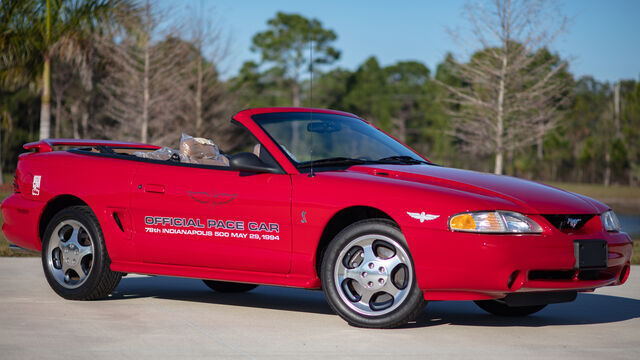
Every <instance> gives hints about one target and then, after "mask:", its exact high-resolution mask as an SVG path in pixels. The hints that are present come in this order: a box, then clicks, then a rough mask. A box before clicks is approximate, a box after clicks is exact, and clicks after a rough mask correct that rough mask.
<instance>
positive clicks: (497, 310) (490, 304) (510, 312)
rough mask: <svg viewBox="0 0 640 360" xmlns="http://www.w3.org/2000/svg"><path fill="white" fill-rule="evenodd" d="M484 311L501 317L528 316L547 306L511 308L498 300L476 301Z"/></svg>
mask: <svg viewBox="0 0 640 360" xmlns="http://www.w3.org/2000/svg"><path fill="white" fill-rule="evenodd" d="M474 302H475V303H476V305H478V306H479V307H480V308H481V309H482V310H484V311H486V312H488V313H490V314H493V315H499V316H527V315H531V314H534V313H537V312H538V311H540V310H542V309H544V307H545V306H547V305H531V306H509V305H507V304H505V303H503V302H500V301H497V300H477V301H474Z"/></svg>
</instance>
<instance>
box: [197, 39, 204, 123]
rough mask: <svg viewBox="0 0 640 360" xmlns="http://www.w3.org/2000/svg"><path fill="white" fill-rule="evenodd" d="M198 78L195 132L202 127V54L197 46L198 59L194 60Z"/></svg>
mask: <svg viewBox="0 0 640 360" xmlns="http://www.w3.org/2000/svg"><path fill="white" fill-rule="evenodd" d="M196 66H197V72H198V75H197V76H198V79H197V82H196V132H197V133H200V130H201V129H202V76H203V75H202V55H201V50H200V48H198V59H197V60H196Z"/></svg>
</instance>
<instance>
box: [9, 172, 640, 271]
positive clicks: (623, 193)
mask: <svg viewBox="0 0 640 360" xmlns="http://www.w3.org/2000/svg"><path fill="white" fill-rule="evenodd" d="M550 185H553V186H556V187H559V188H561V189H565V190H568V191H572V192H577V193H580V194H583V195H587V196H590V197H593V198H595V199H598V200H601V201H605V202H607V199H608V202H607V203H609V204H611V203H615V201H611V200H616V199H619V200H620V199H621V200H631V205H632V206H631V208H632V209H636V212H632V213H634V214H640V188H638V187H630V186H611V187H608V188H605V187H604V186H602V185H593V184H571V183H552V184H550ZM9 195H11V191H9V190H5V189H3V190H2V191H0V201H2V200H4V199H5V198H6V197H7V196H9ZM634 204H635V205H634ZM612 206H613V205H612ZM2 223H3V220H2V217H0V227H1V226H2ZM633 240H634V241H633V258H632V259H631V263H632V264H636V265H638V264H640V237H637V238H634V239H633ZM0 256H37V254H29V253H26V254H23V253H14V252H13V251H11V250H10V249H9V241H7V239H6V238H5V237H4V234H3V233H2V232H0Z"/></svg>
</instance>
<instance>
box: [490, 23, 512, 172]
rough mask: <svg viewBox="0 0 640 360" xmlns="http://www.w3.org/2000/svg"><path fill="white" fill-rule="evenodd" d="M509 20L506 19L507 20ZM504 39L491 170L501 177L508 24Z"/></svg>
mask: <svg viewBox="0 0 640 360" xmlns="http://www.w3.org/2000/svg"><path fill="white" fill-rule="evenodd" d="M509 18H510V15H509V17H507V19H509ZM503 26H505V27H506V29H505V35H506V36H505V38H504V40H503V43H502V67H501V68H500V84H499V85H498V112H497V113H498V114H497V116H496V122H497V124H496V128H497V131H496V166H495V169H494V170H493V173H494V174H497V175H501V174H502V169H503V166H504V165H503V161H504V160H503V157H504V145H503V141H502V140H503V138H502V137H503V134H504V93H505V88H506V77H507V66H508V56H509V22H508V21H507V23H506V24H505V25H503Z"/></svg>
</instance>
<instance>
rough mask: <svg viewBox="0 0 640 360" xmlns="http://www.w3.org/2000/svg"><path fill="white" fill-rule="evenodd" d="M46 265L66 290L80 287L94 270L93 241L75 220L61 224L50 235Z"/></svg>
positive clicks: (85, 229) (82, 226)
mask: <svg viewBox="0 0 640 360" xmlns="http://www.w3.org/2000/svg"><path fill="white" fill-rule="evenodd" d="M46 251H47V265H48V267H49V271H50V273H51V274H52V275H53V278H54V279H55V280H56V281H57V282H58V283H59V284H60V285H62V286H63V287H65V288H67V289H75V288H77V287H79V286H81V285H82V284H83V283H84V282H85V281H86V280H87V278H88V276H89V274H90V273H91V270H92V267H93V254H94V248H93V241H92V239H91V235H89V231H87V228H85V227H84V225H82V224H81V223H80V222H78V221H76V220H64V221H61V222H60V223H59V224H58V225H57V226H56V227H55V229H54V230H53V232H52V233H51V238H50V240H49V246H48V247H47V249H46Z"/></svg>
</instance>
